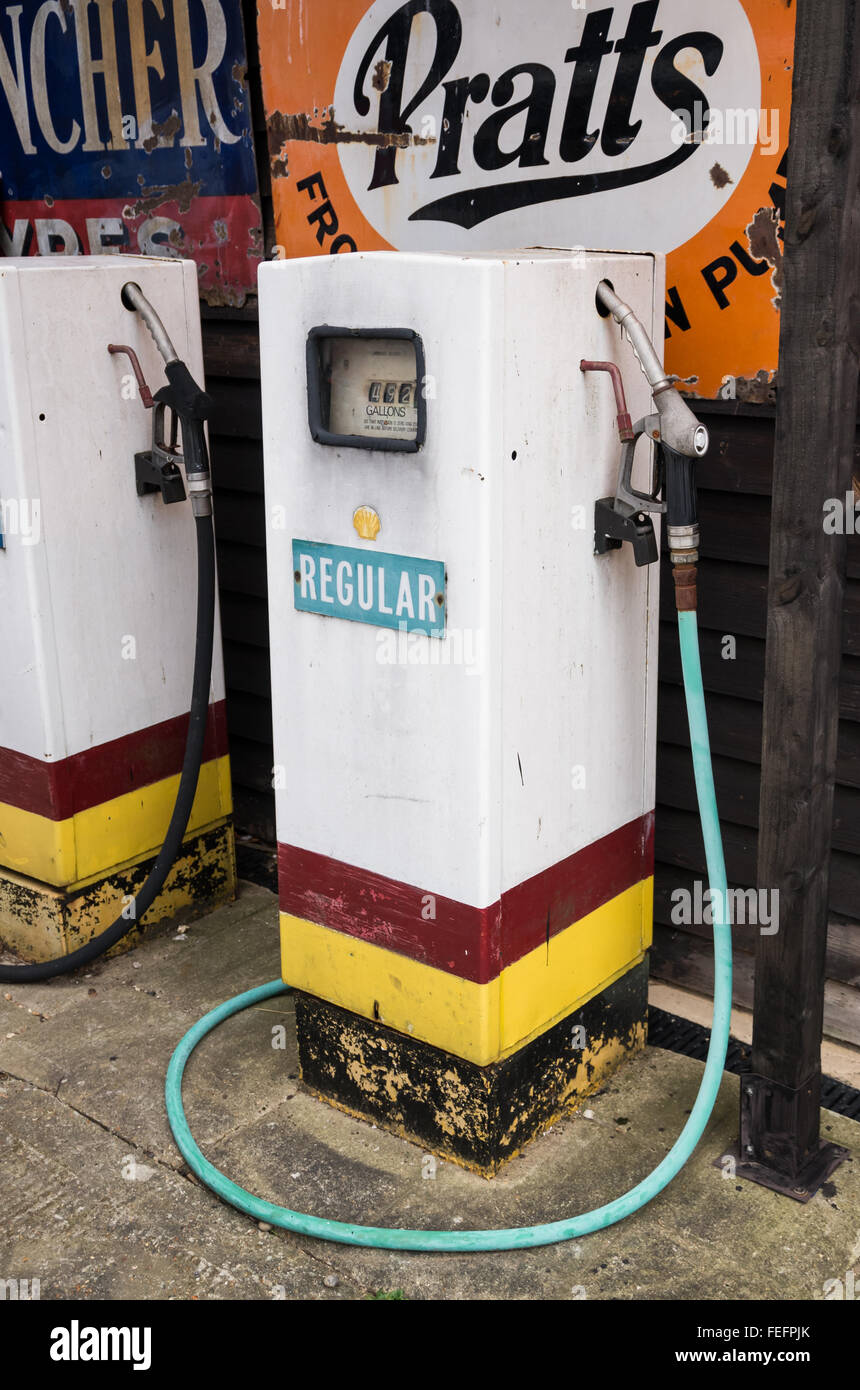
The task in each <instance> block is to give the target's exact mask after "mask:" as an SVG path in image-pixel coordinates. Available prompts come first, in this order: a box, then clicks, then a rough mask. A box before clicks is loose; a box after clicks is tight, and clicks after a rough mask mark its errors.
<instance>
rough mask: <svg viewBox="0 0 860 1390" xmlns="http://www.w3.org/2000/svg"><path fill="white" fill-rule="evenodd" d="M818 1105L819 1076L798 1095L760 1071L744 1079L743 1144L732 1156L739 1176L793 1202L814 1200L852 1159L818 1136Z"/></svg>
mask: <svg viewBox="0 0 860 1390" xmlns="http://www.w3.org/2000/svg"><path fill="white" fill-rule="evenodd" d="M820 1104H821V1074H820V1072H818V1073H816V1074H815V1075H813V1076H812V1077H810V1078H809V1080H808V1081H807V1082H806V1083H805V1084H804V1085H803V1086H799V1087H797V1089H796V1090H793V1089H791V1088H790V1087H788V1086H784V1085H782V1084H780V1083H779V1082H778V1081H774V1080H773V1079H772V1078H771V1077H769V1076H760V1075H758V1073H756V1072H748V1073H747V1074H746V1075H745V1076H743V1077H741V1106H740V1140H739V1142H738V1145H737V1147H736V1148H735V1149H734V1151H730V1153H731V1157H733V1158H734V1160H735V1168H734V1172H735V1174H736V1176H737V1177H739V1178H746V1180H747V1181H748V1182H755V1183H758V1184H759V1185H760V1186H761V1187H768V1188H770V1189H771V1191H772V1192H780V1193H782V1195H783V1196H785V1197H791V1198H792V1199H793V1200H794V1201H795V1202H808V1201H809V1200H810V1198H811V1197H814V1196H815V1194H816V1192H817V1191H818V1190H819V1188H820V1187H821V1185H822V1184H823V1183H825V1182H826V1181H827V1179H828V1178H829V1177H830V1175H831V1173H833V1172H835V1170H836V1169H837V1168H838V1167H839V1165H840V1164H842V1163H844V1162H845V1160H846V1159H850V1157H851V1154H850V1153H849V1151H848V1150H847V1149H845V1148H843V1147H842V1145H841V1144H832V1143H830V1142H829V1141H828V1140H826V1139H822V1138H821V1137H820V1134H819V1128H820V1117H821V1110H820ZM720 1164H723V1165H724V1164H725V1156H724V1157H723V1158H722V1159H721V1160H718V1166H719V1165H720Z"/></svg>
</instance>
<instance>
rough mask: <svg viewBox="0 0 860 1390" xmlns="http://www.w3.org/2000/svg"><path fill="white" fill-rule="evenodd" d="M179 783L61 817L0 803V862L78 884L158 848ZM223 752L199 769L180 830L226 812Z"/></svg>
mask: <svg viewBox="0 0 860 1390" xmlns="http://www.w3.org/2000/svg"><path fill="white" fill-rule="evenodd" d="M178 787H179V774H178V773H177V774H176V775H175V776H173V777H165V778H164V779H163V780H162V781H160V782H152V783H151V784H150V785H149V786H147V787H140V788H138V790H137V791H133V792H125V793H124V794H123V795H122V796H117V797H114V798H113V799H112V800H111V801H104V802H102V803H101V805H99V806H90V807H88V808H87V810H86V811H78V812H77V813H76V814H75V815H74V816H69V817H68V819H66V820H61V821H55V820H49V819H48V818H47V817H46V816H38V815H35V814H34V813H33V812H32V811H22V810H20V809H19V808H18V807H17V806H9V805H6V804H0V864H2V865H3V866H4V867H5V868H8V869H11V870H12V871H13V872H14V873H16V874H20V875H22V877H24V878H33V879H37V880H38V881H39V882H40V883H50V884H53V885H54V886H55V887H57V888H65V889H69V890H73V889H76V888H83V887H85V886H86V885H87V884H88V883H92V882H94V881H95V880H96V879H99V878H103V877H104V876H105V875H106V874H109V873H112V872H113V871H114V870H115V869H121V868H123V867H125V866H126V865H129V864H133V863H135V861H139V860H141V859H145V858H146V857H147V856H148V855H151V854H155V853H157V852H158V850H159V849H160V847H161V843H162V841H163V839H164V833H165V831H166V830H167V826H168V824H169V821H170V815H171V812H172V810H173V803H174V801H175V800H176V792H177V789H178ZM231 810H232V795H231V790H230V759H229V758H228V757H227V756H226V755H225V756H224V757H223V758H213V759H212V760H211V761H210V762H208V763H204V764H203V766H202V767H201V769H200V780H199V782H198V784H197V795H196V796H195V798H194V805H193V807H192V809H191V818H190V820H189V822H188V831H187V833H188V834H191V833H192V832H196V831H199V830H201V829H202V828H203V827H204V826H208V825H212V824H214V823H215V822H216V821H220V820H223V819H224V818H225V817H227V816H229V815H230V813H231Z"/></svg>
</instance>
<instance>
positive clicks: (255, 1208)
mask: <svg viewBox="0 0 860 1390" xmlns="http://www.w3.org/2000/svg"><path fill="white" fill-rule="evenodd" d="M678 628H679V634H680V639H681V661H682V667H683V673H684V692H685V695H686V700H687V717H688V719H689V724H690V742H691V745H692V750H693V767H694V771H695V776H696V794H697V797H698V802H699V816H700V819H701V823H702V834H703V837H704V842H705V853H706V856H707V863H708V879H709V883H710V888H711V905H712V911H713V925H714V965H715V969H714V1018H713V1026H712V1028H711V1041H710V1046H709V1048H708V1058H707V1062H706V1064H705V1073H704V1076H703V1077H702V1082H701V1085H700V1087H699V1093H698V1095H697V1096H696V1100H695V1103H694V1105H693V1108H692V1110H691V1112H690V1117H689V1119H688V1120H687V1123H686V1124H685V1125H684V1128H683V1129H682V1131H681V1133H680V1135H679V1136H678V1138H677V1139H676V1141H675V1143H674V1144H673V1146H672V1148H671V1149H670V1150H669V1152H668V1153H667V1155H666V1157H665V1158H664V1159H663V1161H662V1162H661V1163H659V1164H658V1165H657V1167H656V1168H655V1169H654V1170H653V1172H651V1173H649V1174H648V1176H647V1177H646V1178H643V1180H642V1182H640V1183H637V1185H636V1186H635V1187H633V1188H631V1189H630V1191H629V1192H625V1193H624V1195H623V1196H621V1197H616V1198H615V1200H614V1201H612V1202H607V1203H606V1205H605V1206H602V1207H597V1208H595V1210H594V1211H587V1212H582V1213H581V1214H580V1215H579V1216H569V1217H565V1218H564V1219H563V1220H561V1221H550V1222H546V1223H545V1224H544V1225H540V1226H518V1227H513V1228H511V1229H507V1230H493V1231H410V1230H399V1229H394V1228H389V1227H386V1226H356V1225H353V1224H352V1223H351V1222H347V1221H330V1220H328V1219H326V1218H324V1217H321V1216H309V1215H307V1214H306V1213H304V1212H300V1211H291V1210H290V1208H289V1207H280V1206H277V1205H276V1204H275V1203H274V1202H267V1201H264V1199H263V1198H262V1197H255V1196H254V1195H253V1194H252V1193H250V1192H246V1191H245V1189H244V1188H242V1187H239V1185H238V1184H237V1183H235V1182H232V1181H231V1180H230V1178H228V1177H226V1176H225V1174H224V1173H221V1172H219V1170H218V1169H217V1168H215V1167H214V1166H213V1164H211V1163H210V1162H209V1160H208V1159H207V1158H205V1157H204V1155H203V1154H202V1153H201V1152H200V1149H199V1148H198V1146H197V1144H196V1143H195V1141H194V1138H193V1136H192V1134H191V1130H190V1129H189V1127H188V1121H187V1119H186V1118H185V1111H184V1109H183V1106H182V1076H183V1072H184V1071H185V1066H186V1063H187V1062H188V1059H189V1057H190V1056H191V1054H192V1052H193V1051H194V1049H195V1047H196V1046H197V1044H198V1043H199V1042H202V1040H203V1039H204V1038H205V1037H206V1035H207V1033H210V1032H211V1031H212V1029H213V1028H216V1027H217V1026H218V1024H219V1023H223V1022H224V1020H225V1019H227V1018H231V1017H232V1015H233V1014H238V1013H241V1011H242V1010H243V1009H247V1008H250V1006H251V1005H253V1004H259V1003H261V1002H262V1001H263V1000H264V999H271V998H273V997H274V996H276V995H279V994H287V993H289V989H290V986H289V985H285V984H283V983H282V981H280V980H273V981H271V982H270V983H269V984H267V985H260V986H259V988H257V989H249V990H247V991H246V992H245V993H244V994H238V995H237V996H236V997H235V998H234V999H228V1000H227V1002H226V1003H225V1004H221V1005H219V1007H218V1008H217V1009H212V1010H211V1011H210V1012H209V1013H208V1014H206V1015H205V1016H204V1017H203V1018H201V1019H200V1021H199V1022H198V1023H195V1025H194V1027H193V1028H191V1029H189V1031H188V1032H187V1033H186V1034H185V1037H184V1038H183V1039H182V1041H181V1042H180V1044H179V1046H178V1047H177V1048H176V1051H175V1052H174V1054H173V1056H172V1057H171V1059H170V1065H169V1067H168V1069H167V1080H166V1084H165V1097H166V1101H167V1117H168V1120H169V1121H170V1128H171V1129H172V1131H173V1136H174V1138H175V1140H176V1143H177V1145H178V1146H179V1149H180V1152H181V1153H182V1156H183V1158H184V1159H185V1161H186V1162H187V1163H188V1166H189V1167H190V1168H191V1170H192V1172H194V1173H196V1175H197V1177H198V1178H200V1179H201V1181H202V1182H204V1183H205V1184H206V1186H207V1187H210V1188H211V1189H212V1191H213V1192H215V1193H216V1194H217V1195H218V1196H219V1197H221V1198H223V1200H224V1201H225V1202H229V1203H230V1205H231V1206H234V1207H237V1208H238V1209H239V1211H243V1212H245V1213H246V1214H247V1215H248V1216H251V1217H253V1218H254V1219H255V1220H256V1221H267V1222H269V1224H270V1225H272V1226H281V1227H283V1228H284V1229H285V1230H288V1231H296V1232H298V1233H299V1234H300V1235H307V1236H318V1237H319V1238H320V1239H322V1240H331V1241H337V1242H339V1243H340V1244H341V1245H364V1246H373V1247H375V1248H376V1249H378V1250H421V1251H428V1252H429V1251H443V1252H466V1251H473V1250H523V1249H529V1248H530V1247H532V1246H537V1245H554V1244H556V1243H557V1242H558V1241H565V1240H574V1239H576V1238H577V1237H579V1236H585V1235H590V1234H591V1232H592V1231H602V1230H603V1229H604V1228H605V1227H606V1226H612V1225H613V1224H614V1223H615V1222H616V1221H621V1220H623V1218H624V1217H625V1216H630V1215H631V1214H632V1213H633V1212H634V1211H638V1210H639V1208H640V1207H644V1206H645V1204H646V1202H650V1201H651V1199H652V1197H656V1196H657V1194H658V1193H659V1192H662V1190H663V1188H664V1187H666V1186H667V1185H668V1184H669V1183H670V1182H671V1181H672V1179H673V1178H674V1177H675V1175H676V1174H677V1173H679V1172H680V1170H681V1169H682V1168H683V1166H684V1164H685V1163H686V1162H687V1159H688V1158H689V1157H690V1155H691V1154H692V1152H693V1150H694V1149H695V1147H696V1145H697V1144H698V1142H699V1140H700V1139H701V1137H702V1134H703V1132H704V1129H705V1126H706V1125H707V1123H708V1120H709V1118H710V1115H711V1111H712V1110H713V1108H714V1102H715V1101H716V1098H717V1092H718V1091H719V1089H720V1082H721V1080H722V1075H723V1066H724V1064H725V1059H726V1048H727V1046H728V1040H729V1020H730V1015H731V1003H732V938H731V927H730V925H729V922H728V896H727V891H726V871H725V865H724V863H723V847H722V840H721V837H720V822H719V817H718V814H717V802H716V795H715V792H714V776H713V770H712V767H711V753H710V746H709V742H708V724H707V718H706V714H705V696H704V691H703V688H702V669H701V664H700V660H699V643H698V630H697V624H696V614H695V612H683V613H679V614H678Z"/></svg>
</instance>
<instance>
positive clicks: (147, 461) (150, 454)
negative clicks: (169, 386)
mask: <svg viewBox="0 0 860 1390" xmlns="http://www.w3.org/2000/svg"><path fill="white" fill-rule="evenodd" d="M167 409H168V407H167V406H166V404H165V403H164V401H159V400H158V398H157V397H156V401H155V408H154V410H153V414H152V448H151V449H148V450H147V451H146V452H144V453H140V454H135V456H134V478H135V483H136V486H137V495H138V497H146V496H147V494H148V493H151V492H160V493H161V498H162V501H163V502H165V503H167V504H169V503H171V502H184V501H185V483H184V482H183V480H182V473H181V471H180V468H179V465H180V463H182V454H181V452H180V451H179V449H178V448H177V436H178V421H177V418H176V414H175V412H174V411H173V410H171V412H170V437H169V440H167V439H166V438H165V432H164V423H165V411H166V410H167Z"/></svg>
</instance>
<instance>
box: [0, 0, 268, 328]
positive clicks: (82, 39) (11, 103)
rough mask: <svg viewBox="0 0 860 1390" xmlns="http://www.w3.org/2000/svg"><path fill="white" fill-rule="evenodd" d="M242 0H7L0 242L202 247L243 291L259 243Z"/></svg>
mask: <svg viewBox="0 0 860 1390" xmlns="http://www.w3.org/2000/svg"><path fill="white" fill-rule="evenodd" d="M246 66H247V65H246V59H245V40H244V36H243V32H242V18H241V11H240V0H34V3H28V4H20V3H19V4H3V3H0V252H2V254H4V255H6V256H10V255H11V256H21V255H28V254H36V255H51V254H60V255H63V254H65V255H74V254H77V253H80V252H84V253H90V254H103V253H115V252H120V251H131V252H143V253H144V254H148V253H149V254H154V255H165V254H166V255H177V256H178V255H183V256H187V257H190V258H192V259H194V260H196V261H197V263H198V266H199V270H200V287H201V292H202V293H203V294H204V295H205V297H206V298H208V299H209V300H210V301H211V302H218V301H220V302H226V303H241V302H242V300H243V299H244V295H245V293H246V291H247V290H249V289H252V288H254V286H255V279H256V265H257V262H258V261H259V259H260V256H261V254H262V232H261V217H260V209H259V204H258V201H257V197H256V194H257V179H256V167H255V162H254V150H253V142H252V134H251V115H250V104H249V99H248V91H247V85H246V79H245V73H246Z"/></svg>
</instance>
